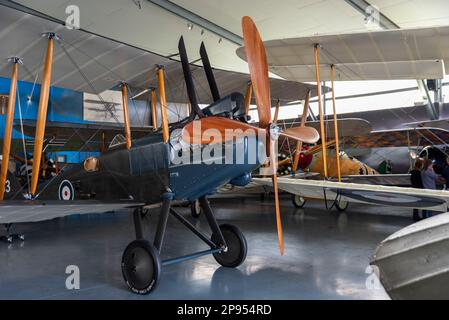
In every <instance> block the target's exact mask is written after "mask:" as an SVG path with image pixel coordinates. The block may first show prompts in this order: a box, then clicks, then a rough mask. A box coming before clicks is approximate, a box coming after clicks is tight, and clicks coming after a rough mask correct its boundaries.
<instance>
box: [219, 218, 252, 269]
mask: <svg viewBox="0 0 449 320" xmlns="http://www.w3.org/2000/svg"><path fill="white" fill-rule="evenodd" d="M220 230H221V233H222V235H223V237H224V239H225V241H226V245H227V248H226V249H225V250H224V251H223V252H221V253H215V254H214V258H215V260H216V261H217V262H218V263H219V264H220V265H222V266H223V267H226V268H237V267H238V266H240V265H241V264H242V263H243V262H244V261H245V259H246V254H247V252H248V245H247V243H246V239H245V237H244V236H243V233H242V232H241V231H240V230H239V229H238V228H237V227H235V226H232V225H229V224H223V225H221V226H220ZM212 241H213V242H214V243H216V244H218V243H220V237H219V236H218V235H217V234H213V235H212Z"/></svg>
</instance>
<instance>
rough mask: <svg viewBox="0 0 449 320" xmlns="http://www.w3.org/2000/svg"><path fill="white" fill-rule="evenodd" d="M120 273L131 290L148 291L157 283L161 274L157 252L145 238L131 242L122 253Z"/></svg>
mask: <svg viewBox="0 0 449 320" xmlns="http://www.w3.org/2000/svg"><path fill="white" fill-rule="evenodd" d="M122 274H123V278H124V279H125V282H126V284H127V285H128V287H129V288H130V289H131V291H132V292H134V293H137V294H148V293H150V292H151V291H153V290H154V289H156V287H157V285H158V283H159V276H160V274H161V260H160V258H159V253H158V252H157V250H156V249H155V248H154V246H153V245H152V244H151V243H150V242H148V241H146V240H136V241H133V242H131V243H130V244H129V245H128V247H126V249H125V252H124V253H123V257H122Z"/></svg>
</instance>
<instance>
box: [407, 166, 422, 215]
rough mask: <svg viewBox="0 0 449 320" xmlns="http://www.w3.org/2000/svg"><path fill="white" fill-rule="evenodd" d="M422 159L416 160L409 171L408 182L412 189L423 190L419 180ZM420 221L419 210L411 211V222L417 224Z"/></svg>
mask: <svg viewBox="0 0 449 320" xmlns="http://www.w3.org/2000/svg"><path fill="white" fill-rule="evenodd" d="M423 163H424V161H423V159H417V160H416V163H415V167H414V168H413V170H412V171H410V182H411V184H412V188H415V189H423V184H422V178H421V170H422V168H423ZM420 220H422V218H421V216H420V215H419V209H413V221H415V222H418V221H420Z"/></svg>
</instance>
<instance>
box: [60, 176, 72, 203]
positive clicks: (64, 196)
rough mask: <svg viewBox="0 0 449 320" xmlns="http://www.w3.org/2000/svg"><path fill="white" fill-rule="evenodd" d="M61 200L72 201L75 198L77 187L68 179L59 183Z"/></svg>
mask: <svg viewBox="0 0 449 320" xmlns="http://www.w3.org/2000/svg"><path fill="white" fill-rule="evenodd" d="M58 193H59V200H62V201H72V200H75V189H73V185H72V184H71V183H70V181H68V180H64V181H62V182H61V184H60V185H59V191H58Z"/></svg>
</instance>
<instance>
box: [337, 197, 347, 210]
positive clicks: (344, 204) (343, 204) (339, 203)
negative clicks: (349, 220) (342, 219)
mask: <svg viewBox="0 0 449 320" xmlns="http://www.w3.org/2000/svg"><path fill="white" fill-rule="evenodd" d="M348 207H349V202H348V201H344V200H339V201H337V202H336V203H335V208H337V210H338V211H340V212H345V211H346V210H347V209H348Z"/></svg>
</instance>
